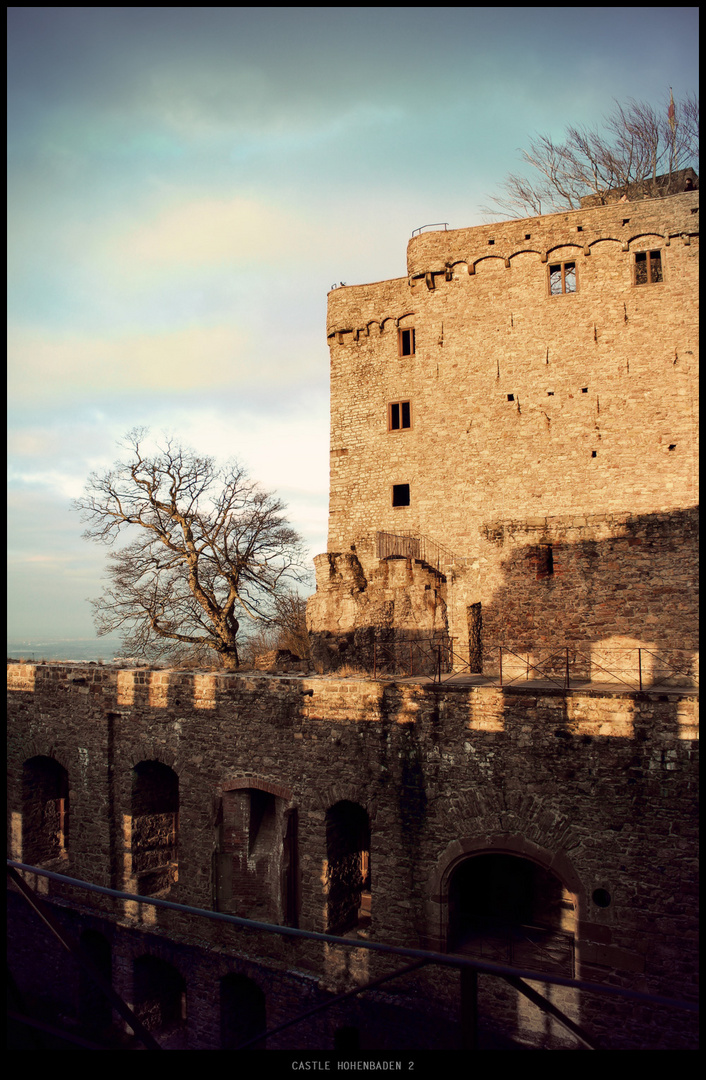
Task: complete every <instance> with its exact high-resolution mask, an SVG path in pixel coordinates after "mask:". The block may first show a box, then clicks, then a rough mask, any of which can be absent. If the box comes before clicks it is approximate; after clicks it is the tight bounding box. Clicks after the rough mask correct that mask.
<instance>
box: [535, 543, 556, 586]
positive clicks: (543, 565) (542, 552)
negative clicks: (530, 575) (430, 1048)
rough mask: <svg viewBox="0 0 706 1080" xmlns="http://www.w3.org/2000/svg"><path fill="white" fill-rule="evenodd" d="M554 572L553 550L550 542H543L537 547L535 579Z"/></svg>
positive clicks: (549, 575) (548, 575)
mask: <svg viewBox="0 0 706 1080" xmlns="http://www.w3.org/2000/svg"><path fill="white" fill-rule="evenodd" d="M553 574H554V552H553V551H552V545H551V544H545V545H543V546H542V547H540V549H539V554H538V558H537V580H538V581H540V580H541V579H542V578H547V577H552V576H553Z"/></svg>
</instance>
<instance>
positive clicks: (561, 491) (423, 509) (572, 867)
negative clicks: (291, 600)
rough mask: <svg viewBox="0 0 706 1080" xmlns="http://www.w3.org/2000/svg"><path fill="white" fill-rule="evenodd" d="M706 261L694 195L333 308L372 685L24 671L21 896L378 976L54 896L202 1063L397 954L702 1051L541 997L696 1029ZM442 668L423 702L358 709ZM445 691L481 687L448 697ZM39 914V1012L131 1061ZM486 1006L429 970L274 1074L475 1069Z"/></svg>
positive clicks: (509, 1004) (30, 965)
mask: <svg viewBox="0 0 706 1080" xmlns="http://www.w3.org/2000/svg"><path fill="white" fill-rule="evenodd" d="M697 237H698V193H697V192H695V191H691V192H685V193H683V194H678V195H670V196H668V197H666V198H661V199H646V200H640V201H637V202H631V203H613V204H611V205H608V206H601V207H584V208H583V209H582V210H580V211H574V212H571V213H566V214H555V215H551V216H547V217H542V218H537V219H530V220H526V221H513V222H504V223H500V224H496V225H489V226H482V227H478V228H473V229H462V230H454V231H452V232H434V233H431V232H430V233H423V234H421V235H419V236H416V237H414V238H413V239H412V240H411V241H410V244H409V248H408V277H406V278H403V279H399V280H395V281H387V282H379V283H376V284H373V285H363V286H354V287H344V288H341V289H338V290H336V291H335V292H333V293H332V294H331V295H330V297H329V325H328V334H329V342H330V345H331V365H332V367H331V371H332V379H331V432H332V434H331V516H330V530H329V541H328V549H329V550H328V551H327V552H326V553H325V554H323V555H319V556H318V557H317V558H316V560H315V563H316V571H317V593H316V595H315V597H313V598H312V599H311V600H310V602H309V608H308V622H309V627H310V632H311V638H312V652H313V656H314V660H315V663H316V665H317V668H318V670H319V672H330V671H332V670H334V671H335V670H337V669H338V670H339V673H340V674H339V675H336V676H331V675H323V674H318V675H315V676H306V675H303V674H302V673H299V672H298V670H297V667H298V666H297V665H296V664H295V662H294V660H293V659H292V658H288V663H289V665H290V666H289V671H288V673H287V674H286V676H285V677H281V676H280V675H267V674H264V673H257V674H254V675H243V674H241V675H236V674H227V675H226V674H213V673H205V672H203V673H202V672H189V673H186V672H170V671H157V670H154V671H151V670H146V669H137V670H123V671H117V670H115V669H113V668H107V667H101V666H98V665H90V666H87V667H86V666H84V667H80V666H70V665H63V666H62V665H55V664H44V665H25V664H19V663H13V664H10V666H9V671H8V678H9V683H8V686H9V699H8V700H9V706H8V714H9V730H10V751H9V810H10V812H9V815H8V822H9V851H10V854H11V856H12V857H13V858H14V859H15V860H16V861H22V860H23V859H24V861H25V862H29V863H30V864H31V865H33V866H41V867H44V868H52V869H55V870H57V871H59V872H61V873H64V874H68V875H69V876H73V877H76V878H79V879H82V880H84V881H88V882H92V883H94V884H98V885H101V886H105V887H110V888H113V889H117V890H122V891H126V892H131V893H139V894H141V895H143V896H152V897H158V898H162V899H167V900H170V901H175V902H178V903H182V904H188V905H191V906H195V907H198V908H201V909H205V910H207V911H217V912H220V913H225V914H229V915H234V916H240V917H244V918H249V919H256V920H260V921H265V922H268V923H273V924H277V925H280V926H288V927H298V928H300V929H302V930H306V931H316V932H324V933H328V934H341V935H345V936H346V937H347V938H348V940H349V941H352V942H355V943H356V946H355V948H351V949H347V948H346V947H344V946H342V945H336V944H331V943H330V942H327V943H324V942H320V941H313V940H303V939H281V938H279V937H276V936H273V935H271V934H268V933H265V932H261V931H254V930H252V929H249V930H243V929H240V928H236V927H234V926H233V925H232V924H229V925H226V924H224V923H219V922H214V921H210V920H207V919H205V918H203V917H197V916H195V915H191V914H186V913H183V912H176V911H172V910H165V909H155V908H153V907H151V906H149V905H147V904H143V903H139V902H137V901H132V900H125V899H124V898H122V899H120V898H118V899H116V898H107V897H103V896H101V897H97V896H95V895H93V894H90V893H85V892H82V891H81V890H79V889H74V888H72V887H68V886H66V885H65V884H57V883H55V882H53V881H50V882H48V881H47V879H44V878H41V877H39V876H35V878H34V880H33V884H34V885H35V886H36V888H37V890H38V891H39V892H40V893H42V894H43V895H44V896H45V897H46V898H47V899H48V900H49V901H50V902H51V905H52V910H53V912H54V914H55V917H56V918H57V919H58V920H59V921H60V922H61V923H62V925H63V926H64V927H65V929H67V930H68V931H70V932H71V933H72V934H73V936H74V937H76V938H79V939H80V941H81V943H82V945H83V947H84V948H85V949H86V950H87V951H88V952H89V954H90V955H91V956H92V957H93V959H94V962H96V963H97V964H98V966H99V967H100V968H101V970H102V971H104V973H105V975H106V977H107V978H109V979H110V980H112V983H113V985H114V986H115V987H116V989H117V990H118V992H119V993H120V994H121V995H122V996H123V997H124V998H125V999H126V1000H127V1001H128V1002H130V1003H131V1004H132V1005H133V1006H134V1007H135V1010H136V1012H137V1014H138V1016H139V1017H140V1018H141V1019H142V1020H143V1022H144V1023H145V1024H146V1025H147V1026H148V1027H149V1028H150V1029H151V1030H153V1031H155V1032H157V1033H158V1037H159V1039H160V1042H161V1043H162V1045H163V1046H165V1047H166V1048H169V1049H234V1048H236V1047H238V1046H240V1045H241V1044H242V1043H244V1042H245V1041H247V1040H248V1039H252V1038H254V1037H256V1036H258V1035H260V1034H261V1033H262V1031H263V1030H264V1029H265V1028H267V1029H269V1030H272V1029H273V1028H275V1027H277V1025H279V1024H281V1023H284V1022H285V1021H287V1020H290V1019H292V1018H294V1017H295V1016H297V1015H298V1014H300V1013H301V1012H303V1011H304V1010H305V1009H307V1008H309V1007H313V1006H315V1005H318V1004H322V1003H324V1002H330V1000H331V996H332V994H333V993H334V992H337V991H344V990H345V991H347V990H350V989H352V988H355V987H360V986H362V985H364V984H367V983H368V982H369V981H371V980H373V979H375V978H377V977H379V976H381V975H382V974H383V973H388V972H390V971H392V970H396V969H399V968H400V967H401V966H402V963H403V962H402V960H401V959H400V958H399V957H397V958H391V957H389V956H383V955H381V954H379V953H375V952H370V951H366V950H365V949H364V948H363V947H362V945H361V944H359V943H364V942H365V941H369V942H370V941H372V942H380V943H384V944H386V945H392V946H403V947H406V948H413V949H419V948H424V949H427V950H434V951H435V952H437V953H439V954H446V955H448V954H449V953H452V954H455V955H462V956H471V957H474V958H476V959H478V958H482V959H484V960H491V961H492V960H494V961H496V962H498V963H503V962H504V963H508V964H511V965H512V966H514V967H515V968H521V969H524V970H527V971H532V972H537V973H539V974H540V977H539V978H538V979H537V980H536V982H535V984H534V985H537V986H538V987H539V989H540V990H542V991H543V992H544V993H545V994H546V996H547V997H548V998H549V999H550V1000H551V1001H552V1002H553V1003H554V1004H555V1005H557V1006H558V1007H559V1008H560V1009H561V1010H563V1012H564V1013H565V1014H566V1015H567V1016H568V1017H569V1018H570V1019H572V1020H573V1021H574V1022H575V1023H577V1024H579V1025H580V1026H581V1027H582V1028H583V1030H584V1031H585V1032H587V1033H588V1034H589V1035H590V1036H591V1038H593V1039H594V1040H595V1041H596V1042H597V1043H598V1045H599V1046H600V1047H601V1048H604V1049H652V1048H655V1049H694V1048H695V1047H696V1042H695V1039H696V1036H695V1032H694V1024H693V1023H692V1017H691V1015H690V1014H689V1013H688V1012H686V1011H684V1010H681V1009H679V1008H676V1007H674V1006H667V1005H658V1004H654V1003H652V1004H646V1003H644V1002H640V1003H634V1002H632V1001H628V1000H626V999H621V998H605V997H602V996H601V995H600V994H595V993H586V992H582V991H580V990H578V989H576V988H575V987H563V986H562V987H558V986H556V985H554V986H549V985H548V984H545V983H543V982H542V981H541V974H542V973H543V974H544V975H545V976H546V975H548V974H554V975H559V976H563V977H568V978H580V979H583V980H588V981H590V982H594V983H599V984H603V985H605V986H607V985H612V986H618V987H623V988H625V989H627V990H632V991H641V992H644V993H647V994H652V995H663V996H665V997H667V998H671V999H679V1000H681V1001H693V1000H694V999H695V994H696V990H695V978H696V975H695V973H696V970H697V961H696V933H697V931H696V925H697V924H696V910H695V908H696V856H695V830H696V801H695V800H696V782H697V781H696V753H697V745H698V744H697V738H698V727H697V696H696V691H695V689H694V686H695V684H696V682H697V675H698V653H697V652H696V649H697V641H696V556H697V518H696V502H697V495H696V463H697V450H696V435H695V417H696V371H695V363H696V360H695V357H696V343H695V336H696V258H695V256H696V254H697ZM407 655H408V670H409V671H412V672H413V673H414V675H415V676H417V675H418V676H420V678H408V679H399V680H398V681H393V680H392V679H391V678H387V679H383V678H380V677H374V678H370V677H366V676H363V677H361V676H360V675H357V674H356V675H355V676H354V677H342V675H343V673H345V670H346V667H347V668H348V670H349V671H351V670H352V671H354V672H355V671H356V670H357V669H358V670H359V669H361V668H362V669H363V670H364V671H368V672H370V671H374V672H375V674H376V675H377V676H380V674H381V672H382V673H385V672H387V674H389V669H390V668H394V667H395V665H396V664H398V665H399V664H401V658H402V659H404V657H406V656H407ZM391 656H392V660H390V657H391ZM442 658H443V663H444V666H445V667H446V669H447V670H448V671H449V673H450V672H451V669H454V670H455V671H456V672H457V673H458V672H461V673H464V672H465V673H469V672H470V677H468V678H459V676H458V675H455V676H454V681H453V682H439V681H436V682H433V681H431V680H429V679H428V678H427V677H426V676H427V675H428V674H429V673H430V672H432V671H436V672H438V671H439V670H440V669H441V666H442ZM281 660H282V658H281V657H278V656H274V655H273V656H271V657H268V658H267V660H266V662H267V663H270V664H272V665H273V666H275V667H277V665H278V663H279V662H280V661H281ZM263 662H265V661H263ZM401 666H402V667H404V664H401ZM569 675H570V679H571V683H570V681H569V678H567V676H569ZM547 676H552V677H553V678H554V680H555V681H554V682H553V683H552V682H551V680H550V679H548V678H547ZM518 678H521V680H522V681H521V682H519V683H517V682H512V680H516V679H518ZM503 680H504V681H503ZM577 680H578V684H579V685H578V686H577V685H576V683H577ZM9 895H10V914H11V920H10V923H11V939H10V952H9V962H10V970H11V973H12V974H13V976H14V978H15V980H16V982H17V985H18V990H19V993H20V995H21V996H22V997H24V999H25V1001H26V1002H27V1003H28V1004H29V1005H30V1006H32V1007H33V1008H34V1009H35V1011H37V1010H38V1011H39V1012H40V1013H42V1012H43V1015H45V1016H46V1018H48V1019H54V1020H56V1018H57V1016H58V1017H60V1018H63V1022H64V1023H73V1022H80V1024H81V1025H82V1028H83V1030H84V1031H92V1032H99V1033H100V1034H101V1036H102V1037H103V1038H108V1037H109V1031H110V1029H111V1011H110V1008H109V1007H106V1006H105V1004H104V1003H101V999H100V996H99V995H98V996H97V995H96V994H95V993H94V992H93V991H92V990H91V988H90V986H89V985H88V984H87V983H86V980H85V978H83V977H82V975H81V974H80V972H79V970H78V969H77V968H76V967H75V966H74V964H73V961H72V960H70V959H67V956H66V954H65V953H64V952H63V951H62V950H61V948H60V947H59V946H58V945H57V944H56V942H55V941H54V940H53V939H52V938H51V937H49V936H48V935H46V934H45V932H44V931H43V930H41V929H39V928H38V926H37V923H36V921H35V920H34V916H32V915H30V913H29V909H27V908H26V906H25V902H24V901H23V900H21V899H20V897H19V896H18V894H17V893H16V892H15V891H12V890H11V891H10V894H9ZM405 963H406V961H405ZM468 985H469V984H468V981H467V980H466V981H465V982H464V981H463V980H461V979H460V976H459V973H458V971H456V970H453V969H450V968H445V967H443V966H440V965H438V964H437V965H430V966H428V967H426V968H424V969H422V970H419V971H415V972H414V973H413V974H406V975H405V976H404V977H403V978H400V979H398V980H395V981H394V982H390V983H385V984H384V985H383V986H380V987H377V988H376V989H375V991H374V993H370V992H368V993H366V994H364V995H362V996H361V997H359V998H353V999H348V1000H347V1001H345V1002H340V1003H337V1004H335V1005H334V1006H333V1007H332V1008H330V1009H328V1010H327V1011H325V1012H321V1013H318V1014H316V1016H315V1017H313V1018H310V1019H308V1020H307V1021H306V1022H305V1023H299V1024H297V1025H296V1026H295V1027H290V1028H286V1029H283V1030H282V1031H279V1032H278V1033H276V1034H272V1035H271V1036H270V1037H269V1038H268V1041H267V1048H268V1049H291V1048H297V1049H303V1048H308V1049H318V1050H329V1051H332V1050H334V1049H335V1050H337V1051H338V1052H339V1053H341V1054H343V1053H344V1052H345V1050H346V1048H348V1050H349V1051H351V1053H355V1052H357V1049H360V1050H362V1051H376V1050H377V1051H383V1050H384V1051H387V1050H404V1051H406V1052H407V1053H409V1052H411V1051H413V1050H415V1049H433V1050H447V1049H454V1048H458V1047H460V1046H461V1045H462V1042H463V1034H462V1030H461V1028H462V1025H461V1023H460V1022H459V1012H460V1010H459V1002H460V1000H461V999H462V998H463V1000H464V1001H466V1003H467V1001H468V993H469V991H468ZM462 986H463V987H465V989H464V990H463V991H462V992H460V991H461V988H462ZM464 995H465V997H464ZM479 1010H480V1021H481V1025H482V1027H483V1031H484V1038H490V1037H491V1035H492V1039H493V1040H495V1041H491V1042H489V1043H487V1044H486V1045H483V1044H481V1048H492V1049H495V1048H518V1044H521V1045H522V1046H527V1047H532V1048H541V1049H556V1048H558V1049H573V1048H576V1047H577V1046H578V1043H577V1041H576V1038H575V1036H574V1035H570V1034H568V1033H567V1031H566V1029H565V1028H562V1027H560V1026H559V1025H558V1023H557V1022H556V1021H555V1020H553V1019H549V1018H548V1017H547V1015H546V1013H543V1012H541V1011H539V1010H538V1009H537V1008H536V1005H533V1004H531V1003H530V1002H529V1001H528V999H527V998H526V997H523V996H522V995H521V994H519V993H518V992H517V991H516V990H515V989H512V988H510V987H509V986H508V985H507V984H505V983H502V982H500V981H498V979H496V978H494V977H491V976H489V975H481V976H480V978H479ZM114 1029H115V1024H113V1035H112V1036H110V1037H113V1038H115V1037H116V1036H115V1033H114ZM507 1039H513V1040H515V1043H514V1044H512V1043H507V1042H503V1040H507Z"/></svg>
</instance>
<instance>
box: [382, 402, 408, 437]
mask: <svg viewBox="0 0 706 1080" xmlns="http://www.w3.org/2000/svg"><path fill="white" fill-rule="evenodd" d="M411 426H412V412H411V408H410V403H409V401H393V403H392V404H391V405H390V406H388V410H387V430H388V431H402V430H403V429H404V428H410V427H411Z"/></svg>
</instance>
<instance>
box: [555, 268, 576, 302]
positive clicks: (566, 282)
mask: <svg viewBox="0 0 706 1080" xmlns="http://www.w3.org/2000/svg"><path fill="white" fill-rule="evenodd" d="M575 292H576V263H575V262H567V263H554V265H553V266H550V267H549V293H550V295H551V296H561V295H562V294H563V293H575Z"/></svg>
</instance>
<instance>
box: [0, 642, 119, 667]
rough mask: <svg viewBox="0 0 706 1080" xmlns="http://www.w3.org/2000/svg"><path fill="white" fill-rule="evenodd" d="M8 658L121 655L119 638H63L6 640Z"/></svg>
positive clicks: (64, 658)
mask: <svg viewBox="0 0 706 1080" xmlns="http://www.w3.org/2000/svg"><path fill="white" fill-rule="evenodd" d="M6 655H7V657H8V659H12V660H27V661H29V662H33V661H35V660H73V661H79V660H80V661H84V662H86V663H87V662H88V661H89V660H102V661H104V662H105V661H108V660H112V659H113V658H114V657H116V656H121V655H122V650H121V641H120V638H63V639H54V640H41V641H40V640H38V639H35V640H20V639H14V640H8V642H7V653H6Z"/></svg>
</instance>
